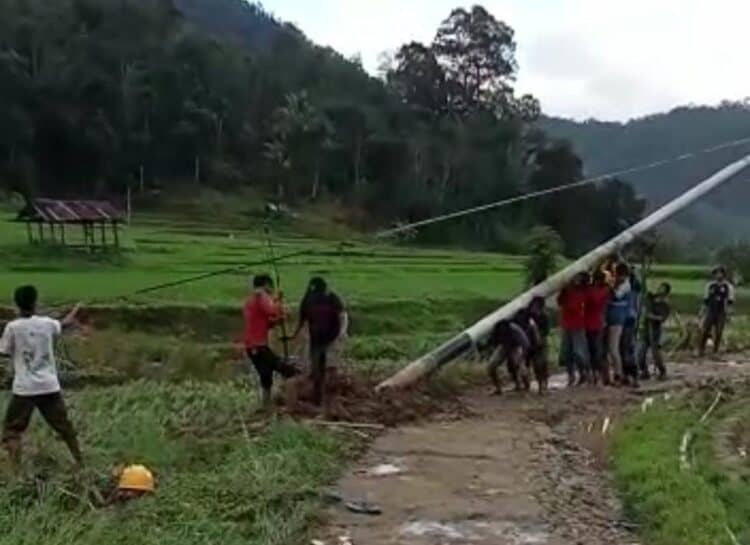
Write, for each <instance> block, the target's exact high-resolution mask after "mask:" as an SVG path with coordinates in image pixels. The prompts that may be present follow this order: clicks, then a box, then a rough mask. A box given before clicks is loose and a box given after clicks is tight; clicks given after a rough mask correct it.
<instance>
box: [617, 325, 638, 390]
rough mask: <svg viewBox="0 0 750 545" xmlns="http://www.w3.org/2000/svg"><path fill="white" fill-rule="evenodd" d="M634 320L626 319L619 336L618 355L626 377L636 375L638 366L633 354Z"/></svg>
mask: <svg viewBox="0 0 750 545" xmlns="http://www.w3.org/2000/svg"><path fill="white" fill-rule="evenodd" d="M635 331H636V322H635V320H628V321H627V322H625V325H624V326H623V328H622V337H621V338H620V357H621V358H622V371H623V373H624V374H625V376H626V377H633V378H637V377H638V366H637V362H636V356H635Z"/></svg>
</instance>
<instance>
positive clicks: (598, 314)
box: [585, 270, 610, 384]
mask: <svg viewBox="0 0 750 545" xmlns="http://www.w3.org/2000/svg"><path fill="white" fill-rule="evenodd" d="M609 298H610V289H609V286H608V285H607V278H606V275H605V274H604V271H602V270H597V271H595V272H594V276H593V280H592V282H591V284H590V285H589V286H587V288H586V304H585V310H586V337H587V340H588V348H589V358H590V360H591V370H592V382H593V383H594V384H596V383H597V382H598V379H601V380H602V382H604V383H605V384H606V382H607V380H608V374H607V373H605V371H604V370H605V366H606V362H605V360H606V351H605V349H604V344H605V339H604V335H605V334H606V319H605V313H606V311H607V304H608V303H609Z"/></svg>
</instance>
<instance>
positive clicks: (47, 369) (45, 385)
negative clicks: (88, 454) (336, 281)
mask: <svg viewBox="0 0 750 545" xmlns="http://www.w3.org/2000/svg"><path fill="white" fill-rule="evenodd" d="M37 298H38V293H37V290H36V288H35V287H34V286H22V287H20V288H18V289H17V290H16V291H15V295H14V299H15V303H16V306H17V307H18V313H19V317H18V318H17V319H16V320H13V321H11V322H9V323H8V324H7V325H6V326H5V330H4V331H3V334H2V337H0V354H3V355H5V356H8V357H10V358H11V360H12V363H13V371H14V377H13V395H12V397H11V398H10V402H9V403H8V408H7V410H6V413H5V422H4V424H3V434H2V442H3V446H4V447H5V449H6V450H7V451H8V455H9V457H10V459H11V462H12V463H13V464H14V466H15V467H16V469H18V468H19V467H20V464H21V438H22V436H23V434H24V433H25V432H26V430H27V428H28V427H29V423H30V422H31V417H32V415H33V413H34V409H36V410H38V411H39V412H40V413H41V414H42V418H44V420H45V421H46V422H47V424H49V426H50V427H51V428H52V429H53V430H55V431H56V432H57V433H58V434H59V435H60V437H61V438H62V440H63V441H64V442H65V444H66V445H67V447H68V450H70V453H71V454H72V455H73V459H74V460H75V462H76V464H78V466H82V465H83V456H82V454H81V449H80V446H79V444H78V437H77V434H76V430H75V428H74V427H73V424H72V423H71V421H70V418H69V417H68V411H67V408H66V407H65V401H64V400H63V396H62V393H61V388H60V381H59V379H58V377H57V365H56V362H55V353H54V342H55V338H56V337H58V336H59V335H61V334H62V332H63V330H65V329H67V328H68V327H70V326H72V325H73V324H74V323H75V318H76V314H77V313H78V310H79V309H80V305H76V306H75V307H74V308H73V310H72V311H71V312H70V313H69V314H68V315H67V316H66V317H65V318H63V319H62V320H60V321H58V320H55V319H53V318H48V317H46V316H37V315H36V306H37Z"/></svg>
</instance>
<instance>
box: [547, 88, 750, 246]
mask: <svg viewBox="0 0 750 545" xmlns="http://www.w3.org/2000/svg"><path fill="white" fill-rule="evenodd" d="M539 125H540V127H541V128H542V129H543V130H545V131H547V132H548V133H549V134H550V135H551V136H555V137H558V138H564V139H568V140H570V141H571V142H572V143H573V145H574V148H575V150H576V151H577V153H579V154H580V155H581V157H582V158H583V160H584V164H585V165H586V173H587V175H592V176H593V175H599V174H603V173H607V172H612V171H615V170H620V169H624V168H629V167H633V166H637V165H644V164H648V163H651V162H654V161H658V160H662V159H665V158H671V157H679V156H681V155H683V154H686V153H692V152H695V151H697V150H704V149H706V148H710V147H712V146H717V145H720V144H724V143H726V142H730V141H734V140H738V139H743V138H748V137H750V106H749V105H748V104H745V103H724V104H722V105H721V106H718V107H693V106H690V107H681V108H677V109H675V110H672V111H670V112H668V113H664V114H658V115H653V116H648V117H644V118H641V119H636V120H632V121H629V122H628V123H624V124H623V123H611V122H600V121H595V120H591V121H585V122H575V121H570V120H566V119H559V118H550V117H547V118H543V119H542V120H541V121H540V122H539ZM747 153H750V143H746V144H742V145H739V146H736V147H731V148H727V149H722V150H719V151H715V152H712V153H699V154H697V155H696V156H694V157H691V158H690V159H686V160H682V161H677V162H672V163H669V164H667V165H664V166H661V167H658V168H655V169H652V170H648V171H646V172H643V173H639V174H634V175H629V176H627V179H628V181H630V182H631V183H632V184H633V185H634V187H635V188H636V189H637V191H638V192H639V193H641V194H643V195H644V196H645V197H646V198H647V199H648V201H649V206H650V207H651V208H653V207H656V206H658V205H661V204H663V203H664V202H666V201H668V200H670V199H672V198H674V197H676V196H677V195H679V194H680V193H682V192H684V191H685V190H687V189H689V188H690V187H692V186H693V185H695V184H696V183H697V182H699V181H700V180H702V179H704V178H705V177H707V176H709V175H710V174H712V173H713V172H715V171H716V170H718V169H720V168H722V167H723V166H725V165H726V164H727V163H730V162H732V161H735V160H737V159H739V158H740V157H742V156H744V155H745V154H747ZM744 179H748V180H750V173H749V174H748V175H747V176H746V177H745V178H743V177H742V176H741V175H740V176H739V177H738V179H737V180H735V181H734V182H731V183H730V184H728V185H727V186H725V187H724V188H722V189H720V190H719V191H717V192H716V193H715V194H714V195H712V196H711V197H709V198H708V199H706V200H705V201H703V202H701V203H700V204H698V205H696V206H695V207H694V208H692V209H691V210H690V211H688V212H686V213H684V214H682V215H681V216H680V217H679V218H678V222H677V223H678V224H679V225H682V226H683V227H688V228H689V230H691V231H692V232H693V234H701V235H704V236H705V237H707V238H710V239H713V240H716V239H725V238H727V237H728V236H741V235H742V234H743V231H749V230H750V217H749V216H748V215H747V214H746V203H747V201H748V199H749V198H750V182H749V183H743V180H744Z"/></svg>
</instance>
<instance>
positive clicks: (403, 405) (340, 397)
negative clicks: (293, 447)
mask: <svg viewBox="0 0 750 545" xmlns="http://www.w3.org/2000/svg"><path fill="white" fill-rule="evenodd" d="M377 384H378V378H377V377H374V376H373V377H369V376H360V375H354V374H351V373H349V372H348V371H346V370H342V369H340V368H338V367H328V369H327V370H326V386H325V393H324V399H325V407H323V408H321V407H318V406H317V405H315V403H314V402H313V400H314V384H313V381H312V378H311V377H310V376H309V375H301V376H298V377H294V378H292V379H290V380H288V381H286V383H285V384H284V387H283V393H282V404H283V410H284V411H285V412H286V413H287V414H289V415H291V416H294V417H297V418H314V417H317V416H319V415H320V414H321V413H322V414H324V415H325V417H326V419H327V420H328V421H329V422H328V423H327V424H321V425H332V423H333V422H341V421H344V422H354V423H357V424H358V425H360V426H361V427H363V428H364V427H365V426H367V427H368V428H369V427H371V426H368V424H370V425H371V424H382V425H383V426H387V427H393V426H396V425H398V424H401V423H404V422H411V421H414V420H417V419H419V418H423V417H427V416H430V417H434V416H435V415H436V414H445V415H449V416H450V417H452V418H456V419H458V418H463V417H465V416H467V414H468V409H467V408H466V407H465V406H464V404H463V403H462V402H461V399H460V396H459V392H456V393H448V392H441V393H440V394H439V395H435V394H431V393H430V392H429V390H426V389H424V388H420V389H411V390H402V391H398V390H396V391H388V392H380V393H376V392H375V387H376V386H377Z"/></svg>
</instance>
